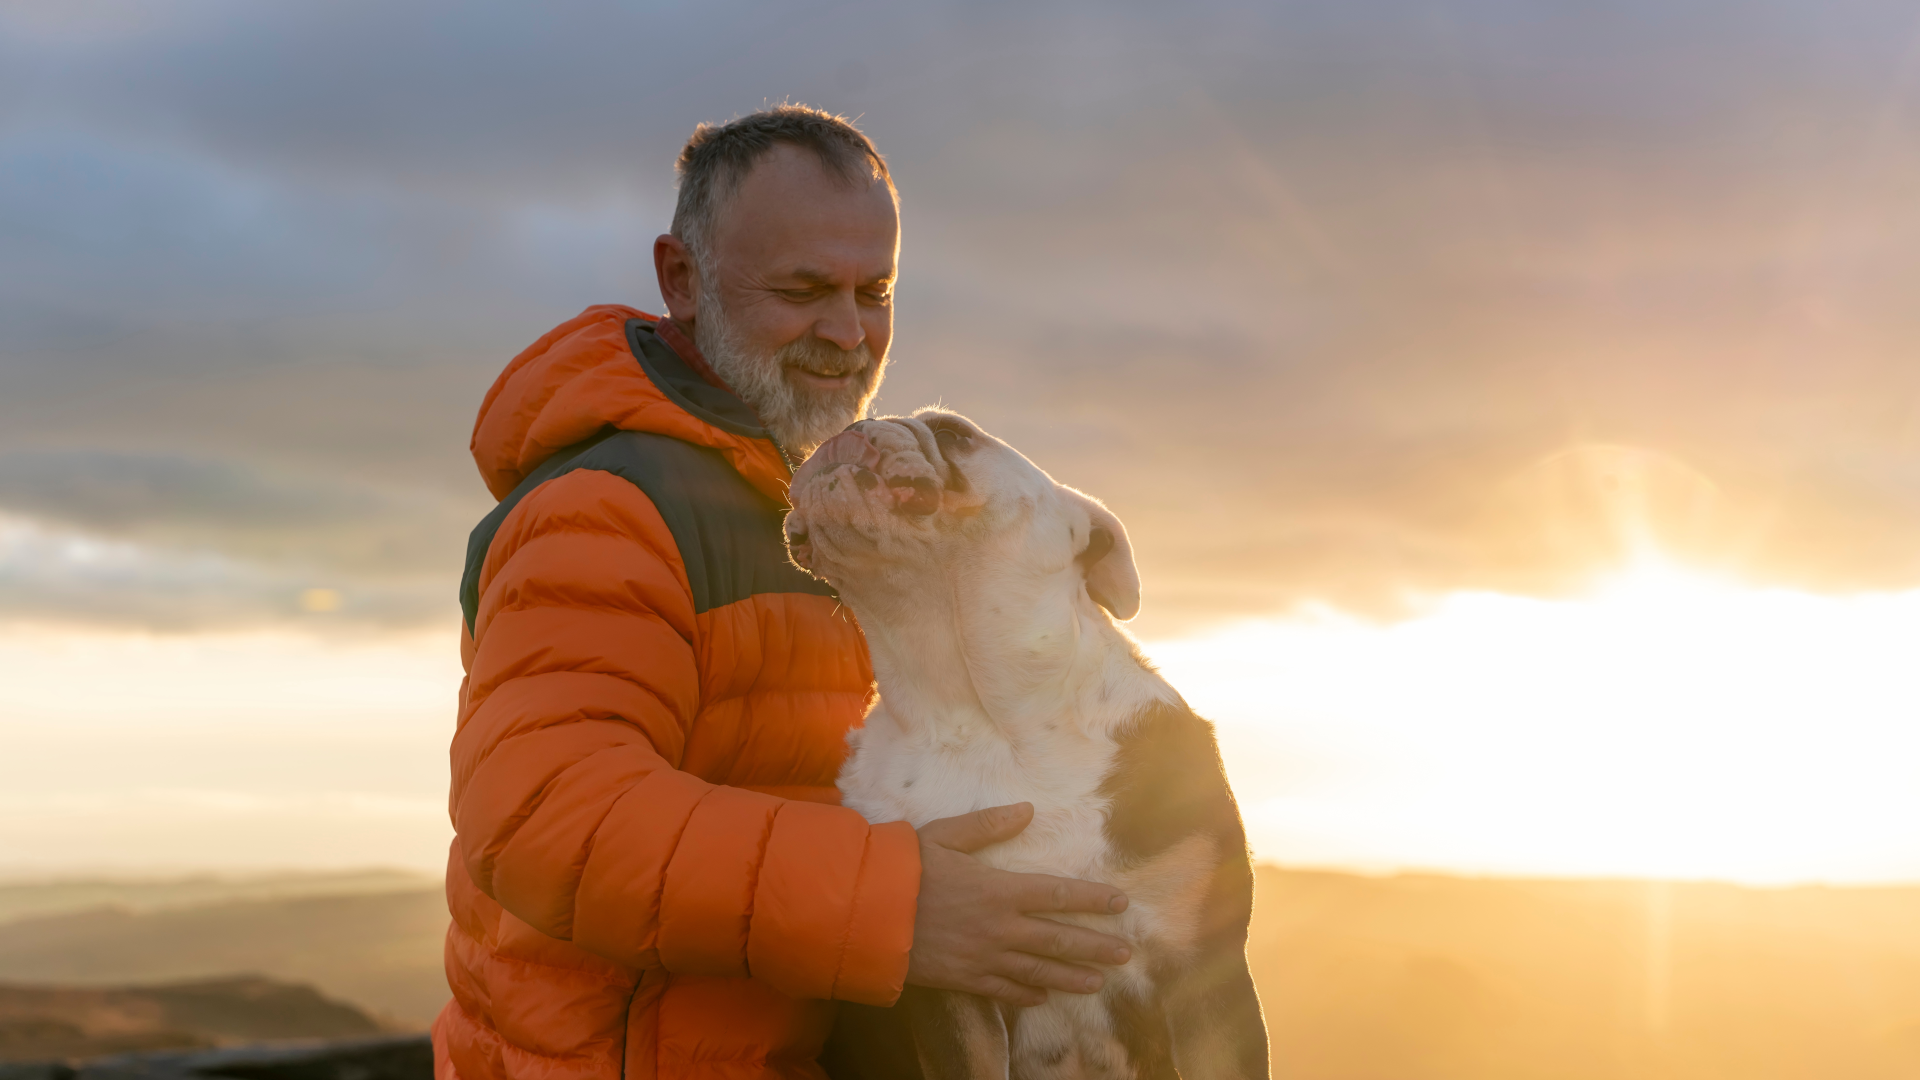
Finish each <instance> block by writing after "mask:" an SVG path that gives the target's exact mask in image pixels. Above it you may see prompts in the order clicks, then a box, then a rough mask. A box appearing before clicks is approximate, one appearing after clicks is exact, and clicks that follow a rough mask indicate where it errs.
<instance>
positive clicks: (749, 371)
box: [693, 285, 887, 463]
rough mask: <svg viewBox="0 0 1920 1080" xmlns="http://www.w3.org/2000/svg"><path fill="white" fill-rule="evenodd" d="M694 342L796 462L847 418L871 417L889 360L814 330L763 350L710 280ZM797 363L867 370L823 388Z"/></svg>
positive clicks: (830, 370)
mask: <svg viewBox="0 0 1920 1080" xmlns="http://www.w3.org/2000/svg"><path fill="white" fill-rule="evenodd" d="M693 343H694V344H695V345H697V346H699V348H700V352H701V353H702V354H704V355H705V356H706V358H707V363H708V364H710V365H712V367H713V371H714V374H716V375H718V376H720V379H721V381H723V382H725V383H726V384H727V388H728V389H730V390H732V391H733V392H734V394H735V395H737V396H738V397H739V398H740V400H741V401H744V402H746V403H747V404H748V405H749V406H751V407H752V408H753V411H754V412H756V413H758V414H759V416H760V422H761V423H762V424H764V425H765V426H766V429H767V433H768V434H769V435H772V436H773V439H774V441H775V442H777V443H779V444H780V446H781V447H782V448H783V449H785V450H786V452H787V453H788V454H789V455H790V456H791V457H792V458H793V460H794V462H796V463H798V462H799V461H801V460H803V459H805V458H806V457H807V456H808V455H810V454H812V453H813V451H814V450H815V448H817V447H818V446H819V445H820V444H821V443H823V442H826V441H827V440H828V439H831V438H833V437H834V436H835V435H838V434H839V433H840V432H842V431H845V430H846V428H847V425H849V424H851V423H853V422H854V421H856V420H860V419H863V418H865V416H866V415H867V406H868V405H871V404H872V403H873V398H874V395H875V394H877V393H879V392H880V380H881V378H883V377H884V375H885V372H886V366H887V363H886V360H885V359H881V360H879V361H875V360H874V358H873V351H872V350H871V349H869V348H868V347H867V343H866V342H864V341H863V342H861V343H860V345H859V347H858V348H856V349H852V350H847V349H842V348H840V347H839V346H837V345H835V344H833V343H832V342H830V341H822V340H820V339H819V338H816V337H813V336H812V335H808V336H807V337H803V338H801V339H799V340H798V341H793V342H789V343H788V344H786V345H783V346H781V347H780V348H779V349H777V350H775V351H774V352H773V353H771V354H768V353H765V352H758V351H755V350H754V349H752V348H751V347H750V346H748V345H746V344H745V343H744V342H742V341H741V340H740V335H739V333H738V332H737V331H736V330H735V328H734V326H733V323H732V322H731V320H729V319H728V317H727V309H726V307H725V306H724V305H723V304H722V303H721V302H720V298H719V297H718V296H716V295H714V293H713V291H712V290H710V289H707V288H706V287H705V286H704V285H703V286H702V288H701V291H700V315H699V317H698V318H696V319H695V320H694V322H693ZM797 368H806V369H808V370H810V371H813V372H816V373H819V374H823V375H842V374H847V373H849V372H853V373H864V377H863V378H856V379H855V380H854V382H853V384H852V385H851V386H849V387H847V388H846V389H844V390H831V391H821V390H816V389H814V388H813V387H810V386H806V385H804V384H802V383H801V382H800V381H799V379H800V376H799V375H797V374H796V372H795V369H797Z"/></svg>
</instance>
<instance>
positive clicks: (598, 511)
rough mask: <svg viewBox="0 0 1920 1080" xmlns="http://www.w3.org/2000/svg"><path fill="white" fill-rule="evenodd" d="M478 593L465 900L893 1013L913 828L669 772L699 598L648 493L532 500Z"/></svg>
mask: <svg viewBox="0 0 1920 1080" xmlns="http://www.w3.org/2000/svg"><path fill="white" fill-rule="evenodd" d="M480 589H481V597H480V605H479V608H478V611H477V614H476V617H475V620H474V627H473V637H474V651H473V662H472V670H471V672H470V674H469V679H468V684H467V701H466V707H465V708H464V709H463V720H462V722H461V725H460V729H459V731H458V733H457V734H456V735H455V736H454V742H453V755H452V756H453V761H452V766H453V793H452V806H453V812H454V826H455V830H456V832H457V834H458V841H457V842H458V847H459V851H460V854H461V857H462V860H463V862H464V863H465V866H466V870H467V873H468V875H469V876H470V877H471V878H472V879H473V883H474V885H475V886H476V887H478V888H479V889H480V890H481V891H482V892H484V893H486V894H487V895H489V896H491V897H493V899H494V900H496V901H498V902H499V904H500V905H501V907H503V908H505V909H506V910H507V911H509V912H511V913H512V914H513V915H514V916H515V917H517V918H519V919H521V920H523V921H524V922H526V923H528V924H529V925H531V926H532V927H534V928H535V929H537V930H539V931H540V932H542V933H544V934H547V935H549V936H552V937H556V938H561V939H565V940H570V941H572V942H574V943H575V944H576V945H578V946H580V947H582V948H585V949H587V950H589V951H591V952H594V953H596V954H599V955H601V956H605V957H607V958H608V959H610V960H613V961H615V962H616V963H621V964H625V965H629V966H632V967H637V968H655V967H664V968H665V969H666V970H668V971H672V972H676V973H684V974H701V975H728V976H746V975H752V976H754V977H757V978H759V979H762V980H763V981H766V982H768V983H770V984H772V985H773V986H774V987H776V988H777V989H779V990H781V991H783V992H785V993H787V994H790V995H793V996H795V997H815V998H824V997H835V998H841V999H845V1000H851V1001H860V1002H866V1003H870V1004H886V1003H890V1002H891V1001H892V1000H893V999H894V998H895V997H897V996H898V994H899V992H900V988H901V984H902V981H903V979H904V977H905V974H906V961H907V950H908V948H909V947H910V945H911V944H912V936H913V912H914V905H915V900H916V898H917V896H918V891H919V879H920V863H919V844H918V841H917V839H916V838H915V836H914V833H913V830H912V829H911V828H910V827H909V826H907V825H906V824H904V823H893V824H888V825H879V826H872V825H869V824H868V823H867V822H866V821H865V820H864V819H862V818H861V817H860V815H858V814H857V813H855V812H853V811H852V810H848V809H845V808H842V807H837V806H825V805H820V804H815V803H807V802H794V801H788V800H783V799H779V798H776V797H774V796H771V795H765V794H761V793H758V792H752V791H747V790H744V789H740V788H732V787H724V786H719V785H715V784H710V783H707V782H705V781H703V780H701V779H699V778H698V777H695V776H693V775H692V774H690V773H686V772H682V771H680V769H679V768H678V766H679V763H680V761H681V757H682V753H683V750H684V747H685V744H686V738H687V733H688V731H689V728H690V725H691V724H692V722H693V718H694V716H695V715H696V714H697V712H698V709H699V687H700V685H701V683H700V677H699V676H700V672H699V671H698V669H697V665H696V660H695V655H696V651H695V649H694V644H693V643H694V635H695V622H694V611H693V599H692V594H691V592H690V590H689V589H688V587H687V584H686V572H685V568H684V567H683V566H682V565H681V563H680V556H679V551H678V549H677V547H676V546H675V545H674V543H673V538H672V535H671V534H670V533H669V532H668V530H667V527H666V524H665V523H664V522H663V521H662V520H661V518H660V515H659V513H658V512H657V511H656V510H655V509H654V507H653V505H652V503H651V502H649V501H648V500H647V497H646V495H645V494H644V493H642V492H641V491H640V490H639V489H638V488H636V487H634V486H633V485H632V484H630V483H628V482H627V481H625V480H622V479H620V478H618V477H615V476H612V475H610V474H608V473H604V472H597V471H591V470H579V471H575V472H570V473H566V474H563V475H561V476H559V477H556V478H555V479H553V480H550V481H548V482H547V483H545V484H543V485H541V486H540V487H539V488H537V489H535V490H534V491H532V492H530V493H529V494H528V495H527V496H526V497H525V498H524V499H523V500H521V502H520V504H519V505H518V506H517V507H515V509H514V511H513V513H512V514H511V515H510V516H509V517H508V518H507V520H506V521H505V522H504V523H503V524H502V527H501V528H500V530H499V532H498V533H496V534H495V536H494V539H493V542H492V545H491V547H490V548H489V550H488V553H487V560H486V565H485V567H484V568H483V570H482V573H481V579H480Z"/></svg>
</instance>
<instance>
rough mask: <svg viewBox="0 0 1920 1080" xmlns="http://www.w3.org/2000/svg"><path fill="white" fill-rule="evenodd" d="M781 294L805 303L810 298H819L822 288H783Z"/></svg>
mask: <svg viewBox="0 0 1920 1080" xmlns="http://www.w3.org/2000/svg"><path fill="white" fill-rule="evenodd" d="M780 295H781V296H784V297H786V298H787V299H789V300H794V301H799V302H802V303H804V302H806V301H808V300H813V299H816V298H818V297H819V295H820V290H819V289H781V290H780Z"/></svg>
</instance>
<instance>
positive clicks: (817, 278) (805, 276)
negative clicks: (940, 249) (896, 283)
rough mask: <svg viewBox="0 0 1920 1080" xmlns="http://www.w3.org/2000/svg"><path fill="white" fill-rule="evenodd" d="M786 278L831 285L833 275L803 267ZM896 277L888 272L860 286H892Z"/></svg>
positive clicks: (893, 273) (897, 273)
mask: <svg viewBox="0 0 1920 1080" xmlns="http://www.w3.org/2000/svg"><path fill="white" fill-rule="evenodd" d="M787 276H788V277H791V278H795V279H797V280H800V281H804V282H806V283H807V284H809V285H831V284H833V275H832V274H829V273H827V272H826V271H824V270H809V269H807V268H805V267H802V268H801V269H798V270H792V271H789V272H788V274H787ZM898 276H899V272H898V271H894V270H889V271H887V272H886V273H884V274H881V275H879V276H878V277H874V278H870V279H868V280H866V281H863V282H861V283H860V284H861V285H862V286H868V285H891V284H893V279H894V278H896V277H898Z"/></svg>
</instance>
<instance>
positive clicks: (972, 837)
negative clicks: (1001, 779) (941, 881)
mask: <svg viewBox="0 0 1920 1080" xmlns="http://www.w3.org/2000/svg"><path fill="white" fill-rule="evenodd" d="M1032 820H1033V804H1032V803H1024V802H1021V803H1013V804H1011V805H1008V806H989V807H987V808H986V809H985V810H975V811H974V812H973V813H971V814H961V815H959V816H958V817H950V818H941V819H940V820H938V821H929V822H927V823H926V824H925V825H922V826H921V827H920V836H921V838H922V839H924V840H926V841H928V842H929V843H934V844H939V845H940V846H941V847H945V848H952V849H953V850H955V851H964V852H967V853H968V854H972V853H973V852H976V851H979V850H980V849H981V848H983V847H986V846H987V845H988V844H997V843H999V842H1000V841H1002V840H1010V839H1012V838H1014V837H1016V836H1019V835H1020V830H1022V829H1024V828H1026V827H1027V823H1028V822H1030V821H1032Z"/></svg>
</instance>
